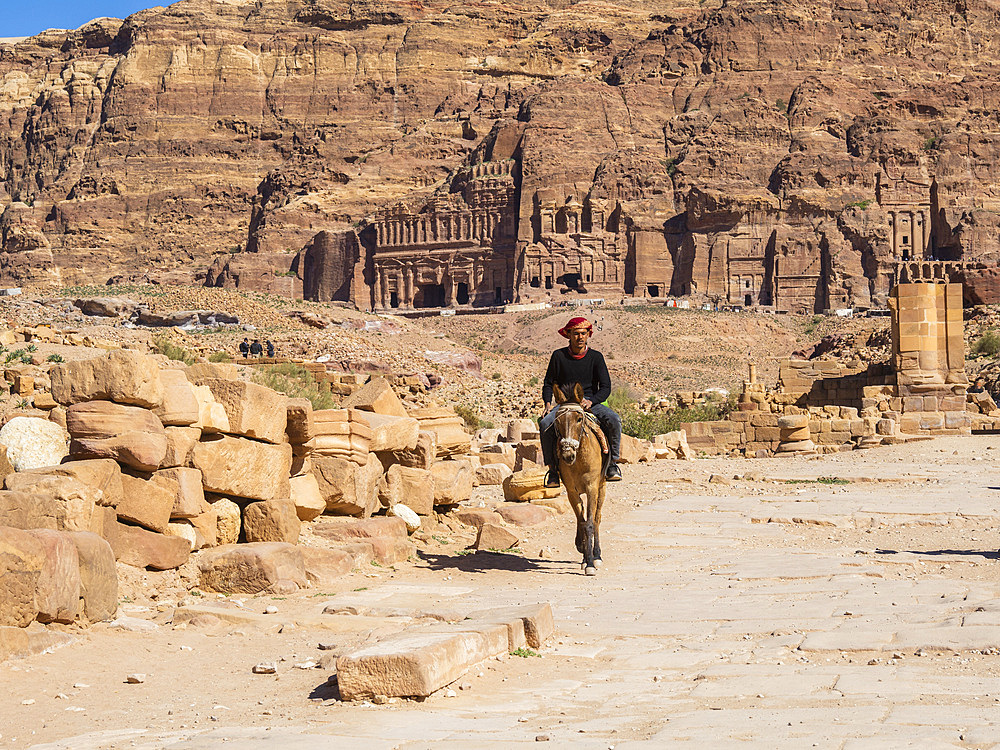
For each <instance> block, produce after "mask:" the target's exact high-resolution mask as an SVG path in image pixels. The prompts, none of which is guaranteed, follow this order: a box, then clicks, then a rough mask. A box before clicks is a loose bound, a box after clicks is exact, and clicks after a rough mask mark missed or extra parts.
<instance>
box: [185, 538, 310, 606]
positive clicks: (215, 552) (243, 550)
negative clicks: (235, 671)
mask: <svg viewBox="0 0 1000 750" xmlns="http://www.w3.org/2000/svg"><path fill="white" fill-rule="evenodd" d="M198 571H199V584H200V586H201V587H202V588H203V589H206V590H207V591H217V592H218V593H220V594H257V593H259V592H261V591H265V590H267V589H270V588H272V587H274V586H276V585H277V584H282V583H291V584H294V585H295V586H297V587H299V588H304V587H305V585H306V570H305V563H304V561H303V557H302V551H301V548H299V547H296V546H295V545H293V544H286V543H284V542H256V543H253V544H227V545H224V546H221V547H216V548H214V549H211V550H206V551H203V552H200V553H199V555H198Z"/></svg>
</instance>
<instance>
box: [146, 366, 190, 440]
mask: <svg viewBox="0 0 1000 750" xmlns="http://www.w3.org/2000/svg"><path fill="white" fill-rule="evenodd" d="M160 381H161V382H162V383H163V400H162V401H161V403H160V404H159V406H157V407H155V408H154V409H153V413H154V414H155V415H156V416H157V417H158V418H159V420H160V422H161V423H162V424H163V425H164V426H166V425H171V426H180V427H187V426H190V425H193V424H194V423H195V422H197V421H198V419H199V417H200V416H201V405H200V404H199V403H198V399H197V398H196V397H195V395H194V389H193V388H192V387H191V381H189V380H188V379H187V375H185V373H184V371H183V370H160Z"/></svg>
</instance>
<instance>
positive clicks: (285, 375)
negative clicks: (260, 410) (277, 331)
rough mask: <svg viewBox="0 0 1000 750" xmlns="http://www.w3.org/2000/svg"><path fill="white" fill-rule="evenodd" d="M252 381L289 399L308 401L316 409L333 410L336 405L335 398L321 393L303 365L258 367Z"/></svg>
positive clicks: (324, 392) (323, 392)
mask: <svg viewBox="0 0 1000 750" xmlns="http://www.w3.org/2000/svg"><path fill="white" fill-rule="evenodd" d="M252 380H253V382H255V383H257V384H258V385H262V386H265V387H266V388H270V389H271V390H272V391H277V392H278V393H284V394H285V395H286V396H288V397H289V398H305V399H308V400H309V402H310V403H311V404H312V406H313V408H314V409H332V408H333V407H334V406H335V405H336V404H335V403H334V399H333V396H332V395H331V394H330V393H327V392H326V391H321V390H320V388H319V385H318V384H317V383H316V380H315V379H314V378H313V376H312V374H311V373H310V372H309V371H308V370H307V369H306V368H304V367H302V366H301V365H295V364H291V363H289V364H283V365H268V366H266V367H258V368H256V369H255V370H254V374H253V378H252Z"/></svg>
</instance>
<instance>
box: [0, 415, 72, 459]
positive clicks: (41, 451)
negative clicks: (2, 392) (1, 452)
mask: <svg viewBox="0 0 1000 750" xmlns="http://www.w3.org/2000/svg"><path fill="white" fill-rule="evenodd" d="M0 444H2V445H4V446H6V448H7V460H8V461H9V462H10V464H11V466H13V467H14V469H15V470H16V471H30V470H31V469H40V468H42V467H43V466H55V465H56V464H58V463H59V462H60V461H62V460H63V458H65V457H66V455H67V454H68V453H69V448H68V447H67V434H66V431H65V430H64V429H63V428H62V427H61V426H60V425H58V424H56V423H55V422H52V421H49V420H48V419H41V418H39V417H14V418H13V419H11V420H10V421H9V422H7V424H5V425H4V426H3V427H2V428H0Z"/></svg>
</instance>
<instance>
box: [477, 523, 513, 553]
mask: <svg viewBox="0 0 1000 750" xmlns="http://www.w3.org/2000/svg"><path fill="white" fill-rule="evenodd" d="M520 543H521V540H520V539H518V538H517V537H516V536H515V535H514V534H512V533H511V532H509V531H508V530H507V529H505V528H504V527H503V526H498V525H497V524H495V523H484V524H483V525H482V526H480V527H479V534H478V535H477V536H476V542H475V544H474V545H473V547H475V548H476V549H478V550H505V549H511V548H512V547H516V546H517V545H519V544H520Z"/></svg>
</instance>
